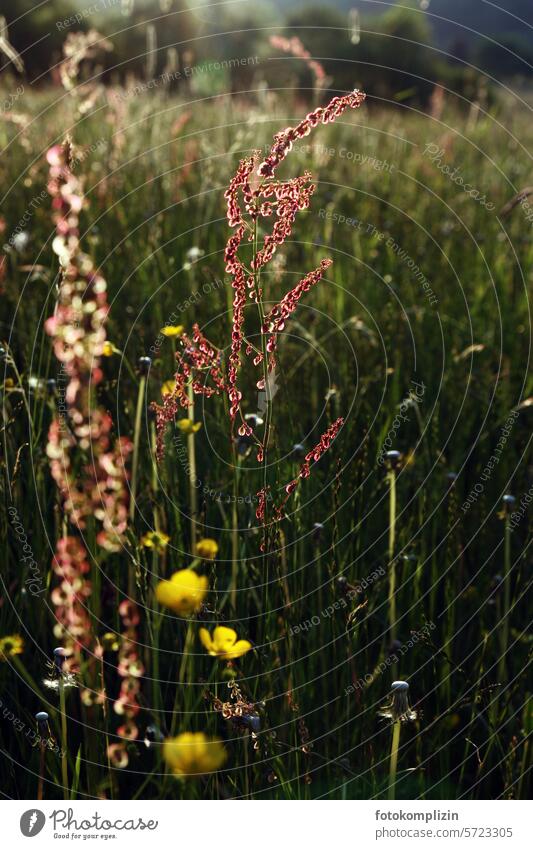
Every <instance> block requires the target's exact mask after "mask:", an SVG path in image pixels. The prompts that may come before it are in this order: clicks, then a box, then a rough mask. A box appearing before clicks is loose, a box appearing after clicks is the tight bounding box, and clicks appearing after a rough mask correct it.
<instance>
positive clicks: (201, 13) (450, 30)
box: [0, 0, 533, 104]
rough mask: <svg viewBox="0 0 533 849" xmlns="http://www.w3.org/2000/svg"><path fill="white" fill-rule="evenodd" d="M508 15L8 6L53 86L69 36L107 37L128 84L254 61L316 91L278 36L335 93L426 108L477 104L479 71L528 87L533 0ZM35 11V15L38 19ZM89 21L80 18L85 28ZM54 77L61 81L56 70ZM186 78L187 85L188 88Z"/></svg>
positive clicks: (239, 75) (448, 6)
mask: <svg viewBox="0 0 533 849" xmlns="http://www.w3.org/2000/svg"><path fill="white" fill-rule="evenodd" d="M506 6H507V9H506V10H502V9H497V8H495V7H494V6H493V4H487V3H486V2H485V0H471V2H468V3H464V2H459V0H433V2H428V0H404V2H402V3H401V4H398V5H397V4H395V3H392V2H389V3H385V2H372V3H371V2H368V0H360V1H359V2H357V0H335V2H328V3H325V2H320V0H316V2H313V3H309V2H306V3H302V2H301V0H300V2H292V0H274V2H257V3H250V2H248V0H242V2H227V3H220V4H215V5H213V4H210V3H207V2H205V3H204V4H202V3H198V2H194V3H192V2H190V3H188V2H186V0H134V2H133V0H93V2H89V0H54V2H46V3H42V4H40V5H37V6H36V4H35V3H34V2H33V0H17V3H16V4H13V2H12V0H0V14H1V15H3V16H4V17H5V19H6V21H7V23H8V29H9V38H10V41H11V43H12V44H13V46H14V47H15V48H16V49H17V50H18V52H19V53H20V54H21V55H22V56H23V59H24V62H25V65H26V70H27V74H28V77H29V78H30V79H31V80H33V81H35V82H36V83H37V82H38V83H43V82H45V80H46V78H47V77H48V76H49V69H50V68H51V67H53V66H54V65H55V64H56V63H57V62H58V61H59V59H60V55H61V48H62V44H63V41H64V39H65V37H66V35H67V34H68V33H69V32H74V31H76V30H88V29H91V28H96V29H97V30H99V31H100V32H101V33H103V34H104V35H106V36H107V37H109V38H110V39H111V41H112V43H113V50H112V51H111V52H110V53H109V55H108V56H107V57H106V69H107V73H106V78H107V80H108V81H111V82H117V83H123V82H124V79H125V78H127V77H128V76H131V75H132V74H134V75H135V76H137V77H138V76H139V75H141V76H150V74H160V73H163V72H164V70H165V69H167V70H168V69H169V68H174V67H179V66H180V65H181V67H187V66H190V65H191V64H198V63H202V62H210V61H222V60H224V59H231V58H235V57H243V56H259V57H262V58H264V59H266V58H267V55H268V60H269V61H265V63H264V65H266V66H267V67H266V68H265V67H262V69H261V77H262V79H265V78H266V81H267V83H268V84H269V86H270V87H272V88H275V87H285V86H287V85H290V86H293V87H294V86H296V87H300V88H301V89H302V91H304V90H306V89H309V88H311V79H310V73H309V71H308V69H306V68H305V66H304V64H303V63H302V62H298V61H294V60H291V59H289V58H287V57H286V56H283V57H281V56H280V57H278V58H277V59H276V58H275V57H274V58H272V51H271V50H268V35H271V34H273V33H275V32H278V31H283V32H284V34H285V35H288V36H290V35H297V36H299V37H300V39H301V40H302V42H303V43H304V44H305V45H306V47H307V49H308V50H309V51H310V53H311V54H312V55H313V56H315V57H316V58H319V59H320V61H321V62H322V64H323V65H324V67H325V69H326V71H327V73H328V75H329V77H330V78H331V85H332V87H334V88H336V89H343V90H345V89H351V88H352V87H353V86H354V85H357V84H359V83H360V82H361V81H362V80H364V82H365V87H366V88H367V90H371V91H372V92H373V93H374V96H375V97H377V98H383V99H384V100H389V99H393V98H394V99H395V100H396V101H398V100H400V101H405V100H406V101H410V102H415V103H419V104H425V103H426V102H427V100H428V98H429V96H430V93H431V90H432V87H433V84H434V83H435V82H440V83H441V84H442V85H443V86H444V87H446V88H449V89H451V90H453V91H455V92H456V93H458V94H460V95H463V96H465V97H467V98H469V99H470V98H472V97H475V96H476V91H477V87H478V86H479V73H478V72H479V71H481V72H482V73H486V74H487V75H488V76H489V77H492V78H496V79H502V78H503V77H512V78H514V79H515V82H516V83H519V82H520V80H523V81H525V82H526V83H527V81H528V78H530V77H531V73H532V67H533V44H532V42H531V38H530V29H529V24H528V21H529V23H533V17H532V15H533V9H532V4H531V3H530V0H508V3H507V4H506ZM29 12H31V14H28V13H29ZM75 15H77V16H78V19H77V20H76V19H73V16H75ZM226 71H227V73H225V79H224V81H223V82H224V87H225V90H226V91H227V90H228V89H230V90H233V91H238V90H243V89H246V88H248V87H249V86H250V85H252V84H253V79H254V69H253V67H249V66H241V65H238V66H233V67H231V68H228V69H226ZM52 75H53V72H52ZM184 84H185V82H184V80H183V79H182V80H181V81H180V80H178V81H177V82H176V85H177V87H179V86H183V85H184Z"/></svg>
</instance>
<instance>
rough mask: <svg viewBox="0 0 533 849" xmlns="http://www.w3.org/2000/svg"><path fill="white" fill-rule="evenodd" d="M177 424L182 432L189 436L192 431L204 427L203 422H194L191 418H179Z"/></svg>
mask: <svg viewBox="0 0 533 849" xmlns="http://www.w3.org/2000/svg"><path fill="white" fill-rule="evenodd" d="M176 425H177V426H178V427H179V429H180V430H181V432H182V433H185V434H186V435H187V436H189V435H190V434H191V433H197V431H199V430H200V428H201V427H202V422H193V421H191V419H178V421H177V422H176Z"/></svg>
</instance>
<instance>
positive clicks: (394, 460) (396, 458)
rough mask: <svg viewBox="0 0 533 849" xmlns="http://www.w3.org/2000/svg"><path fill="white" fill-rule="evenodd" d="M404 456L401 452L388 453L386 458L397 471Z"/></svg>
mask: <svg viewBox="0 0 533 849" xmlns="http://www.w3.org/2000/svg"><path fill="white" fill-rule="evenodd" d="M401 456H402V455H401V454H400V452H399V451H387V453H386V454H385V457H386V459H387V461H388V463H389V465H390V467H391V468H392V469H395V468H396V466H397V465H398V463H399V462H400V457H401Z"/></svg>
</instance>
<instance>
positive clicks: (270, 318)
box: [263, 259, 333, 352]
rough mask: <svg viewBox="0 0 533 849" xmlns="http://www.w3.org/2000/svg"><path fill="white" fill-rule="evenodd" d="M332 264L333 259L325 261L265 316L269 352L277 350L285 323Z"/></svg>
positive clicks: (264, 330) (264, 329) (264, 328)
mask: <svg viewBox="0 0 533 849" xmlns="http://www.w3.org/2000/svg"><path fill="white" fill-rule="evenodd" d="M332 263H333V260H331V259H323V260H322V262H321V263H320V265H319V266H318V268H315V270H314V271H310V272H309V274H306V276H305V277H304V278H303V279H302V280H300V282H299V283H297V284H296V286H295V287H294V288H293V289H291V291H290V292H287V294H286V295H284V297H283V298H282V299H281V301H280V302H279V304H276V306H274V307H272V309H271V310H270V312H269V313H268V315H267V316H265V323H264V325H263V333H270V334H271V335H270V337H269V340H268V343H267V350H268V351H269V352H272V351H274V350H275V348H276V334H277V333H281V331H282V330H283V328H284V327H285V322H286V321H287V319H288V318H289V316H290V315H291V313H293V312H294V310H295V309H296V307H297V306H298V302H299V300H300V298H301V297H302V295H303V294H304V293H305V292H308V291H309V289H310V288H311V287H312V286H314V285H315V284H316V283H318V281H319V280H320V279H321V277H322V275H323V273H324V271H325V270H326V269H327V268H329V267H330V265H332Z"/></svg>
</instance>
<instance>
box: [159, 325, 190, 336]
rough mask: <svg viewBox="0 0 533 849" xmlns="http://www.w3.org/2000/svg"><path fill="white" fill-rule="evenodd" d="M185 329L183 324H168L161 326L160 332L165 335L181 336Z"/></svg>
mask: <svg viewBox="0 0 533 849" xmlns="http://www.w3.org/2000/svg"><path fill="white" fill-rule="evenodd" d="M183 329H184V328H183V324H166V325H165V326H164V327H162V328H161V330H160V333H162V334H163V336H168V337H169V338H172V337H174V336H181V334H182V333H183Z"/></svg>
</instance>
